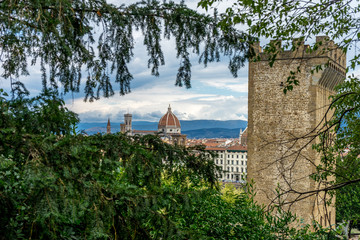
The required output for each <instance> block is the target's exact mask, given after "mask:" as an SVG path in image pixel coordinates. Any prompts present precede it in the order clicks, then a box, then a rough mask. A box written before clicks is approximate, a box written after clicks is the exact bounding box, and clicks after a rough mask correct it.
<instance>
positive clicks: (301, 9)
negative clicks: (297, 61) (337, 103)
mask: <svg viewBox="0 0 360 240" xmlns="http://www.w3.org/2000/svg"><path fill="white" fill-rule="evenodd" d="M221 2H225V1H223V0H200V1H199V4H198V6H200V7H202V8H204V9H206V10H208V9H209V8H211V7H214V6H217V5H218V4H219V3H221ZM359 11H360V4H359V3H358V1H354V0H353V1H351V0H350V1H342V0H320V1H311V0H306V1H292V0H281V1H280V0H269V1H262V0H255V1H254V0H237V1H234V3H232V5H231V6H230V7H228V8H227V9H226V11H225V12H224V13H223V14H222V15H221V16H220V22H219V26H220V27H221V28H222V29H223V30H225V31H226V29H228V28H229V27H233V26H235V25H238V24H241V25H245V27H247V30H248V33H249V34H250V35H251V36H252V37H254V39H260V38H266V39H274V40H278V41H275V42H270V43H268V44H266V45H265V46H264V47H263V49H264V52H266V53H268V54H269V62H270V65H272V64H273V63H274V61H275V59H276V56H277V55H278V54H279V53H281V52H283V51H284V50H289V49H290V50H292V51H294V52H296V51H298V50H300V49H299V46H300V45H301V43H302V41H307V40H309V41H308V42H309V43H310V44H309V45H307V49H306V52H307V53H311V52H314V51H319V52H321V51H322V52H329V51H332V50H334V49H333V48H329V47H327V46H326V44H324V42H322V41H319V42H315V43H311V42H313V41H311V40H310V39H312V38H314V37H315V36H319V35H321V36H323V35H325V36H328V37H329V39H330V40H334V41H335V42H336V44H337V45H338V46H339V47H340V48H341V49H342V50H343V53H342V54H338V55H337V56H335V57H336V58H337V59H336V60H335V62H338V63H339V59H340V58H341V57H342V55H343V54H346V53H347V52H350V51H352V52H354V51H353V50H354V48H355V49H356V48H357V43H358V41H359V40H360V39H359V37H360V32H359V29H360V28H359ZM280 41H281V43H282V44H281V46H280V44H278V43H280ZM359 58H360V53H359V52H357V51H356V50H355V52H354V55H353V57H352V59H350V66H349V67H348V69H352V70H354V69H355V67H356V66H358V65H359V64H360V61H359ZM255 60H256V59H254V61H255ZM318 68H321V66H320V65H319V66H317V67H316V69H315V71H318V70H319V69H318ZM297 72H299V70H298V71H297ZM298 84H299V81H298V80H297V79H296V72H295V73H290V74H289V78H288V79H287V81H286V82H285V84H284V86H283V87H284V88H283V90H284V92H285V93H286V92H287V91H291V90H292V89H293V88H294V86H296V85H298Z"/></svg>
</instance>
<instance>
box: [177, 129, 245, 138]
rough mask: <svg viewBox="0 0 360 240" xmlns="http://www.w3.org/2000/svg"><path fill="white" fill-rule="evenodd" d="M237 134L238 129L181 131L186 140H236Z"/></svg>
mask: <svg viewBox="0 0 360 240" xmlns="http://www.w3.org/2000/svg"><path fill="white" fill-rule="evenodd" d="M239 132H240V128H233V129H227V128H205V129H196V130H189V131H181V133H183V134H186V135H187V138H237V137H239Z"/></svg>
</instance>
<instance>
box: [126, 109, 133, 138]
mask: <svg viewBox="0 0 360 240" xmlns="http://www.w3.org/2000/svg"><path fill="white" fill-rule="evenodd" d="M124 121H125V132H126V133H128V134H129V135H131V133H132V114H130V113H126V114H124Z"/></svg>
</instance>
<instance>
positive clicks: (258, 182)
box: [247, 37, 346, 226]
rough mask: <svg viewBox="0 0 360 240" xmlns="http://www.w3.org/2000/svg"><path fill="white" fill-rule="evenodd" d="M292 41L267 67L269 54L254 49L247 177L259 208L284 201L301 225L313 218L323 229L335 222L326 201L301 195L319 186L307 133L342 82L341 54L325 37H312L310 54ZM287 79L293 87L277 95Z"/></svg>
mask: <svg viewBox="0 0 360 240" xmlns="http://www.w3.org/2000/svg"><path fill="white" fill-rule="evenodd" d="M295 41H296V43H295V45H296V46H298V49H297V51H282V50H279V53H278V54H277V56H276V61H275V62H274V63H273V65H272V67H271V66H270V65H269V60H268V59H269V55H268V54H266V53H264V52H262V50H261V47H260V45H259V44H256V45H255V46H254V49H255V53H256V54H257V60H256V61H250V63H249V95H248V96H249V108H248V109H249V110H248V137H247V141H248V156H249V163H248V175H247V177H248V179H253V180H254V181H255V188H256V191H257V194H256V196H255V200H256V201H258V202H259V203H260V204H265V205H271V204H273V203H277V204H284V203H287V204H286V205H283V206H284V208H286V209H290V210H291V211H292V212H293V213H295V214H296V215H297V216H298V217H300V218H302V219H303V220H304V223H311V222H312V220H316V221H318V222H319V223H321V224H322V225H323V226H329V225H332V224H334V223H335V208H334V206H333V205H331V206H327V209H325V205H324V201H325V200H327V199H326V198H325V196H324V195H323V194H321V193H320V194H315V195H311V194H306V193H309V192H310V193H311V192H312V191H316V190H317V189H319V188H322V187H324V185H322V184H319V183H318V182H315V181H314V180H312V179H311V178H310V175H311V174H313V173H315V172H316V165H318V164H319V163H320V156H319V155H318V154H317V153H316V152H315V150H313V149H312V144H314V143H316V140H315V138H311V136H312V134H311V133H315V132H316V131H317V129H318V127H319V126H320V127H321V126H322V124H323V118H324V115H325V113H326V111H327V110H328V106H329V104H330V100H329V96H330V95H332V94H334V87H335V86H336V85H337V84H338V83H340V82H342V81H343V80H344V78H345V74H346V56H345V54H344V53H343V52H342V51H341V50H340V49H338V47H337V46H336V45H335V44H334V43H333V41H329V40H328V38H327V37H317V38H316V42H317V44H318V46H319V49H318V50H317V51H313V52H310V51H308V46H306V45H304V42H301V41H299V40H295ZM275 45H277V46H281V42H279V41H278V42H276V44H275ZM318 66H321V68H319V67H318ZM317 70H318V71H317ZM293 77H295V78H296V79H297V80H298V81H299V85H298V86H294V89H293V90H292V91H288V92H287V93H286V94H283V87H284V85H285V84H286V82H287V80H288V79H289V78H290V79H293ZM277 190H278V191H279V192H280V193H281V194H282V195H281V198H279V197H278V192H277ZM303 197H305V198H304V199H302V200H301V201H298V199H299V198H303Z"/></svg>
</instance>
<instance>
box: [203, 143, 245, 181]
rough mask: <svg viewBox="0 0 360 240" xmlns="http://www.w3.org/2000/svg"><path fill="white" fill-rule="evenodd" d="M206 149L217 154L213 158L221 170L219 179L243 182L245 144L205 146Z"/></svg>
mask: <svg viewBox="0 0 360 240" xmlns="http://www.w3.org/2000/svg"><path fill="white" fill-rule="evenodd" d="M206 150H207V151H211V152H213V153H216V154H217V157H216V158H215V160H214V161H215V164H216V165H217V166H219V167H220V168H221V169H222V170H223V173H222V176H221V178H220V179H219V180H221V181H223V182H239V183H245V181H246V174H247V147H246V146H242V145H235V146H231V147H207V148H206Z"/></svg>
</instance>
